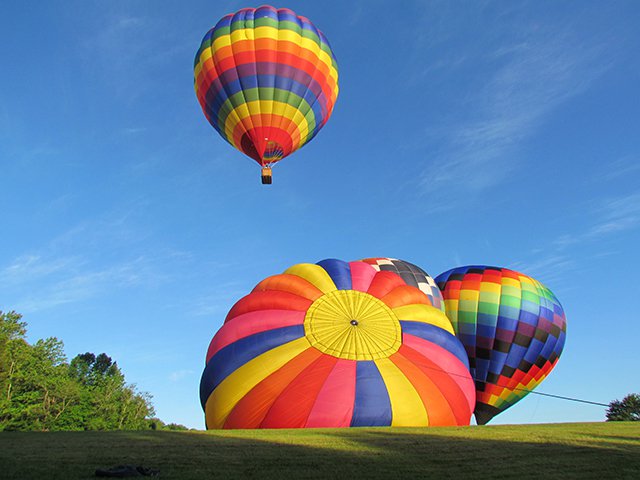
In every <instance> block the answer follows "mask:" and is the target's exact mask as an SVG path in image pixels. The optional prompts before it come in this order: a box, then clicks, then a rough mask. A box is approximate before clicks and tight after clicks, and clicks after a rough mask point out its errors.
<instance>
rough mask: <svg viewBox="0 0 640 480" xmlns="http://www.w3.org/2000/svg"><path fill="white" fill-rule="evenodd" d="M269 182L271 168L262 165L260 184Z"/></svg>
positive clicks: (270, 179) (268, 183)
mask: <svg viewBox="0 0 640 480" xmlns="http://www.w3.org/2000/svg"><path fill="white" fill-rule="evenodd" d="M271 183H272V178H271V168H269V167H262V184H263V185H271Z"/></svg>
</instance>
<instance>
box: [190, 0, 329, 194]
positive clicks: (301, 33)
mask: <svg viewBox="0 0 640 480" xmlns="http://www.w3.org/2000/svg"><path fill="white" fill-rule="evenodd" d="M194 80H195V81H194V83H195V91H196V96H197V97H198V101H199V102H200V106H201V107H202V111H203V112H204V115H205V116H206V117H207V120H208V121H209V123H210V124H211V125H212V126H213V128H215V129H216V130H217V132H218V133H219V134H220V135H221V136H222V138H224V139H225V140H226V141H227V142H229V143H230V144H231V145H233V146H234V147H235V148H237V149H238V150H240V151H241V152H243V153H244V154H245V155H247V156H249V157H250V158H252V159H253V160H255V161H256V162H258V164H259V165H260V166H261V167H262V183H263V184H265V183H266V184H269V183H271V167H272V166H273V165H274V164H275V163H277V162H279V161H280V160H282V159H283V158H285V157H287V156H288V155H290V154H291V153H293V152H295V151H296V150H298V149H299V148H301V147H302V146H304V145H306V144H307V143H308V142H309V141H310V140H311V139H312V138H313V137H315V135H316V134H317V133H318V132H319V131H320V129H321V128H322V127H323V126H324V124H325V123H327V120H329V117H330V116H331V113H332V111H333V107H334V104H335V102H336V99H337V97H338V65H337V63H336V59H335V56H334V54H333V51H332V50H331V47H330V45H329V42H328V41H327V39H326V37H325V36H324V34H323V33H322V32H321V31H320V30H318V29H317V28H316V27H315V26H314V25H313V24H312V23H311V22H310V21H309V20H308V19H306V18H305V17H301V16H298V15H296V14H295V13H294V12H292V11H291V10H288V9H285V8H281V9H275V8H273V7H270V6H262V7H260V8H257V9H254V8H243V9H241V10H239V11H237V12H236V13H234V14H229V15H226V16H224V17H223V18H222V19H221V20H220V21H219V22H218V23H217V24H216V26H215V27H213V28H212V29H211V30H209V32H208V33H207V34H206V35H205V36H204V39H203V40H202V44H201V45H200V48H199V49H198V52H197V54H196V58H195V68H194Z"/></svg>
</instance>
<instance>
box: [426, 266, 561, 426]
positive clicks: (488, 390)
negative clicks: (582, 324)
mask: <svg viewBox="0 0 640 480" xmlns="http://www.w3.org/2000/svg"><path fill="white" fill-rule="evenodd" d="M436 283H437V284H438V286H439V288H440V290H441V291H442V294H443V297H444V305H445V309H446V314H447V316H448V317H449V319H450V320H451V323H452V324H453V328H454V330H455V334H456V336H457V337H458V339H460V341H461V342H462V344H463V345H464V347H465V350H466V351H467V355H468V356H469V368H470V370H471V376H472V377H473V379H474V380H475V384H476V407H475V411H474V414H475V417H476V421H477V422H478V424H485V423H487V422H488V421H489V420H491V419H492V418H493V417H494V416H496V415H498V414H499V413H501V412H503V411H504V410H506V409H507V408H509V407H511V406H512V405H514V404H515V403H517V402H518V401H520V400H521V399H522V398H524V397H525V396H526V395H527V394H528V393H530V392H531V391H532V390H533V389H534V388H536V387H537V386H538V385H539V384H540V383H541V382H542V381H543V380H544V379H545V378H546V377H547V375H549V373H550V372H551V370H552V369H553V368H554V367H555V366H556V364H557V362H558V359H559V357H560V354H561V353H562V349H563V347H564V343H565V338H566V332H567V321H566V317H565V313H564V310H563V308H562V305H560V302H559V301H558V299H557V298H556V296H555V295H554V294H553V293H552V292H551V290H549V289H548V288H547V287H545V286H544V285H543V284H542V283H540V282H539V281H537V280H535V279H534V278H531V277H529V276H527V275H524V274H522V273H519V272H516V271H513V270H509V269H507V268H501V267H490V266H484V265H470V266H464V267H458V268H454V269H451V270H448V271H446V272H444V273H442V274H440V275H438V276H437V277H436Z"/></svg>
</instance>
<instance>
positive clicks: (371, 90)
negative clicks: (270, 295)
mask: <svg viewBox="0 0 640 480" xmlns="http://www.w3.org/2000/svg"><path fill="white" fill-rule="evenodd" d="M399 3H400V4H398V2H382V1H353V2H338V1H335V2H306V1H293V0H292V1H289V2H288V3H286V4H274V6H276V7H285V6H286V7H289V8H292V9H293V10H295V11H296V12H297V13H298V14H300V15H304V16H306V17H308V18H310V19H311V21H312V22H314V23H315V25H316V26H318V27H319V28H320V29H321V30H322V31H323V32H324V33H325V34H326V35H327V37H328V38H329V40H330V41H331V44H332V47H333V49H334V51H335V53H336V56H337V58H338V63H339V69H340V86H341V92H340V96H339V98H338V101H337V104H336V108H335V110H334V113H333V116H332V118H331V119H330V121H329V122H328V124H327V125H326V126H325V127H324V129H323V130H322V131H321V132H320V133H319V134H318V136H317V137H316V138H315V139H314V140H313V141H312V142H311V143H310V144H308V145H307V146H305V147H304V148H303V149H302V150H300V151H298V152H297V153H295V154H294V155H292V156H291V157H290V158H287V159H285V160H284V161H283V162H282V163H281V164H279V165H277V166H276V168H275V169H274V184H273V185H272V186H270V187H266V186H262V185H260V180H259V168H258V167H257V165H256V164H255V163H254V162H253V161H250V160H248V159H246V158H244V157H243V156H242V155H241V154H240V153H239V152H237V151H235V150H234V149H233V148H231V147H230V146H229V145H228V144H227V143H226V142H224V141H223V140H222V139H221V138H220V137H218V135H217V134H216V132H215V131H214V130H213V129H212V128H211V127H210V126H209V125H208V123H207V122H206V120H205V119H204V116H203V115H202V112H201V111H200V107H199V105H198V103H197V100H196V98H195V94H194V92H193V71H192V66H193V56H194V55H195V52H196V50H197V48H198V46H199V43H200V40H201V38H202V36H203V35H204V33H205V32H206V31H207V30H208V29H209V28H210V27H211V26H213V25H214V24H215V23H216V21H217V20H218V18H219V17H221V16H222V15H224V14H226V13H229V12H233V11H235V10H237V9H239V8H241V7H244V6H253V7H256V6H258V4H246V3H240V2H235V1H233V2H232V1H229V2H223V1H216V2H205V1H192V2H180V3H178V2H170V1H150V0H149V1H138V2H129V1H119V0H113V1H110V2H97V1H86V0H83V1H64V2H63V1H51V2H42V4H40V3H39V4H38V5H37V6H36V4H34V3H23V2H4V3H3V4H2V6H1V7H0V31H2V34H1V35H2V41H1V42H0V58H2V59H3V60H2V70H1V74H0V175H1V178H2V194H1V195H0V214H1V220H2V221H1V223H0V228H1V229H2V235H1V238H0V309H1V310H3V311H7V310H16V311H18V312H21V313H22V314H23V315H24V319H25V320H26V321H27V322H28V324H29V339H30V340H32V341H35V340H36V339H38V338H43V337H47V336H57V337H58V338H61V339H62V340H64V342H65V347H66V352H67V355H68V356H69V357H70V358H71V357H73V356H75V355H76V354H78V353H83V352H85V351H92V352H95V353H99V352H103V351H104V352H106V353H107V354H109V355H111V356H112V357H113V358H114V359H116V360H117V361H118V363H119V365H120V366H121V367H122V369H123V370H124V372H125V375H126V377H127V379H128V381H130V382H133V383H136V384H137V385H138V387H139V388H140V389H141V390H145V391H148V392H150V393H151V394H152V395H153V396H154V404H155V406H156V410H157V413H158V416H159V417H160V418H162V419H163V420H165V421H167V422H178V423H183V424H185V425H188V426H190V427H197V428H203V427H204V421H203V415H202V411H201V408H200V405H199V400H198V383H199V378H200V374H201V372H202V369H203V367H204V356H205V353H206V349H207V346H208V343H209V341H210V339H211V337H212V336H213V334H214V333H215V331H216V330H217V329H218V327H219V326H220V325H221V323H222V320H223V318H224V316H225V314H226V312H227V311H228V309H229V308H230V307H231V305H232V304H233V303H234V302H235V301H236V300H237V299H239V298H240V297H241V296H243V295H245V294H246V293H248V292H249V291H250V289H251V288H253V286H254V285H255V284H256V283H257V282H258V281H259V280H261V279H262V278H264V277H266V276H268V275H272V274H275V273H280V272H281V271H283V270H284V269H286V268H287V267H288V266H290V265H292V264H295V263H299V262H316V261H318V260H321V259H323V258H328V257H334V258H341V259H344V260H354V259H358V258H363V257H370V256H389V257H396V258H402V259H405V260H408V261H410V262H413V263H416V264H418V265H420V266H422V267H423V268H424V269H425V270H427V271H428V272H429V273H431V274H432V275H433V276H435V275H437V274H439V273H441V272H442V271H445V270H447V269H449V268H452V267H455V266H459V265H464V264H472V263H477V264H492V265H498V266H504V267H510V268H514V269H516V270H519V271H522V272H523V273H526V274H529V275H531V276H533V277H535V278H537V279H538V280H540V281H542V282H543V283H545V284H546V285H547V286H548V287H549V288H551V290H553V291H554V292H555V294H556V295H557V297H558V298H559V299H560V301H561V303H562V304H563V306H564V308H565V311H566V313H567V321H568V337H567V344H566V347H565V351H564V353H563V355H562V357H561V359H560V362H559V364H558V366H557V368H556V369H555V370H554V371H553V372H552V373H551V375H550V376H549V378H548V379H547V380H545V382H544V383H543V384H542V385H541V386H540V388H539V391H541V392H547V393H552V394H556V395H565V396H571V397H579V398H585V399H589V400H594V401H599V402H604V403H608V402H609V401H611V400H612V399H614V398H621V397H622V396H624V395H625V394H627V393H629V392H633V391H636V392H637V391H639V390H640V374H638V371H637V351H638V338H640V321H639V320H640V313H639V312H640V309H639V308H638V298H639V297H640V282H639V281H638V275H637V273H636V271H637V269H638V266H639V265H640V253H638V245H640V135H639V133H640V96H639V95H638V84H639V81H640V58H639V57H638V51H640V29H638V27H637V26H638V25H640V4H638V3H637V2H635V1H616V2H609V3H606V4H602V3H601V2H595V1H565V2H552V1H542V2H539V1H536V2H533V1H532V2H506V1H504V2H492V1H483V2H470V1H469V2H448V1H447V2H445V1H442V2H437V1H434V2H426V1H414V2H411V1H406V2H399ZM603 418H604V409H603V408H601V407H594V406H586V405H580V404H574V403H570V402H565V401H562V400H554V399H548V398H544V397H540V396H535V395H530V396H529V397H527V398H526V399H525V400H523V401H522V402H520V403H519V404H518V405H516V406H515V407H513V408H512V409H511V410H508V411H507V412H505V413H504V414H502V415H501V416H499V417H497V418H496V419H495V420H494V422H492V423H529V422H536V423H537V422H559V421H597V420H602V419H603Z"/></svg>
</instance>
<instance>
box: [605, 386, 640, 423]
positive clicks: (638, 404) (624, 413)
mask: <svg viewBox="0 0 640 480" xmlns="http://www.w3.org/2000/svg"><path fill="white" fill-rule="evenodd" d="M607 421H608V422H616V421H619V422H638V421H640V395H639V394H637V393H630V394H629V395H627V396H626V397H624V398H623V399H622V400H614V401H613V402H611V403H610V404H609V408H608V409H607Z"/></svg>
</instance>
